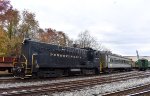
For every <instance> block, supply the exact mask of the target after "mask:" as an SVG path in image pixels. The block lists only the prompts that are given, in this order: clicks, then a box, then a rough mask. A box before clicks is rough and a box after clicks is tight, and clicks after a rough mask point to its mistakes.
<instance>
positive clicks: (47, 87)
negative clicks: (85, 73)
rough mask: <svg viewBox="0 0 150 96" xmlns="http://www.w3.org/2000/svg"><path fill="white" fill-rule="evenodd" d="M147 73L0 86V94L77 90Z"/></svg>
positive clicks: (147, 75)
mask: <svg viewBox="0 0 150 96" xmlns="http://www.w3.org/2000/svg"><path fill="white" fill-rule="evenodd" d="M149 76H150V74H149V73H144V72H136V73H135V72H134V73H132V72H131V73H130V74H129V72H127V73H123V74H118V75H117V74H116V75H112V76H106V77H95V78H91V79H83V80H74V81H68V82H58V83H52V84H42V85H37V86H35V85H34V86H20V87H10V88H0V95H2V96H16V95H18V96H20V95H21V96H23V95H27V96H28V95H31V94H32V95H33V94H35V95H36V94H42V93H47V92H48V93H53V92H62V91H70V90H79V89H81V88H84V87H88V86H94V85H100V84H107V83H112V82H118V81H124V80H128V79H134V78H145V77H149Z"/></svg>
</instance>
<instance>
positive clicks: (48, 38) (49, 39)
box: [39, 28, 69, 46]
mask: <svg viewBox="0 0 150 96" xmlns="http://www.w3.org/2000/svg"><path fill="white" fill-rule="evenodd" d="M39 31H40V32H39V39H40V41H42V42H46V43H50V44H56V45H60V46H68V44H69V37H68V36H67V35H66V34H65V33H64V32H63V31H56V30H55V29H52V28H48V29H45V30H42V29H40V30H39Z"/></svg>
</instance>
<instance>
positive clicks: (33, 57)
mask: <svg viewBox="0 0 150 96" xmlns="http://www.w3.org/2000/svg"><path fill="white" fill-rule="evenodd" d="M36 55H37V54H32V68H31V73H32V71H33V63H34V56H36Z"/></svg>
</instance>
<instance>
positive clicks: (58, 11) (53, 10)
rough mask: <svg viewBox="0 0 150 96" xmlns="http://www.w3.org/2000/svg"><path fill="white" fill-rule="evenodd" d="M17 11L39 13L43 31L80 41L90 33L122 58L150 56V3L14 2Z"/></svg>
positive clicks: (128, 0) (149, 0)
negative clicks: (85, 32)
mask: <svg viewBox="0 0 150 96" xmlns="http://www.w3.org/2000/svg"><path fill="white" fill-rule="evenodd" d="M11 4H12V5H13V7H14V8H16V9H18V10H20V11H22V10H23V9H27V10H29V11H31V12H33V13H35V14H36V19H37V20H38V21H39V24H40V27H42V28H54V29H56V30H58V31H64V32H65V33H66V34H68V36H69V37H70V38H73V39H76V38H77V36H78V34H79V33H80V32H83V31H85V30H88V31H89V32H90V34H91V35H92V36H94V37H95V38H97V40H98V41H99V42H101V43H102V45H103V46H105V47H106V48H108V49H110V50H111V51H112V52H113V53H116V54H120V55H136V50H138V51H139V55H143V56H144V55H145V56H150V0H11Z"/></svg>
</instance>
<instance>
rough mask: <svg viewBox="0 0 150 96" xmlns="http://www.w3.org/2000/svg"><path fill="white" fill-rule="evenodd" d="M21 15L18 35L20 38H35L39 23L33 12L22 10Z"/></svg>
mask: <svg viewBox="0 0 150 96" xmlns="http://www.w3.org/2000/svg"><path fill="white" fill-rule="evenodd" d="M21 17H22V18H21V24H20V25H19V30H18V32H19V33H18V34H19V36H21V37H22V38H35V37H36V35H37V31H38V30H39V24H38V21H37V20H36V19H35V14H34V13H32V12H29V11H27V10H24V11H23V12H22V16H21Z"/></svg>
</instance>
